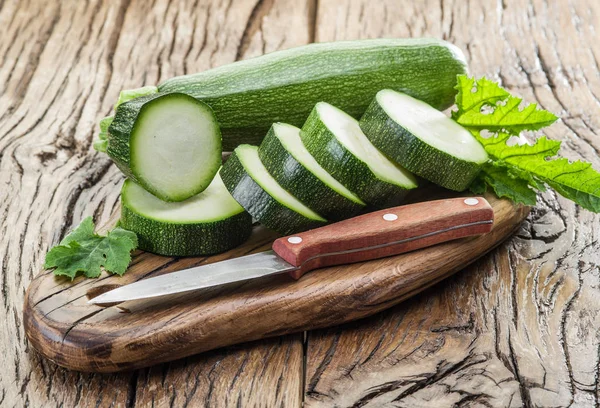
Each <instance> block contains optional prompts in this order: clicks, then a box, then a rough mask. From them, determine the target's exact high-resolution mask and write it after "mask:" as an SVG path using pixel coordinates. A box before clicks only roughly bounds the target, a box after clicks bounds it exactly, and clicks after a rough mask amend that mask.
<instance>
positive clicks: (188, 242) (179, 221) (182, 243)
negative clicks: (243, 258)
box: [121, 174, 252, 256]
mask: <svg viewBox="0 0 600 408" xmlns="http://www.w3.org/2000/svg"><path fill="white" fill-rule="evenodd" d="M121 225H122V226H123V228H125V229H127V230H130V231H133V232H135V233H136V235H137V236H138V241H139V248H140V249H143V250H144V251H149V252H153V253H155V254H160V255H167V256H197V255H210V254H216V253H219V252H224V251H227V250H229V249H231V248H234V247H236V246H238V245H240V244H241V243H242V242H244V241H245V240H246V239H247V238H248V237H249V236H250V233H251V232H252V217H250V215H249V214H248V213H247V212H245V211H244V209H243V208H242V207H241V206H240V205H239V204H238V203H237V202H236V201H235V200H234V199H233V198H232V197H231V195H230V194H229V192H228V191H227V189H226V188H225V185H224V184H223V181H221V178H220V177H219V175H218V174H217V176H216V177H215V178H214V179H213V181H212V182H211V183H210V185H209V186H208V187H207V188H206V190H204V191H203V192H202V193H200V194H197V195H195V196H193V197H191V198H188V199H187V200H185V201H181V202H177V203H168V202H165V201H162V200H160V199H159V198H157V197H155V196H153V195H152V194H150V193H149V192H147V191H146V190H144V189H143V188H142V187H141V186H139V185H138V184H136V183H135V182H133V181H132V180H129V179H127V180H125V183H123V188H122V190H121Z"/></svg>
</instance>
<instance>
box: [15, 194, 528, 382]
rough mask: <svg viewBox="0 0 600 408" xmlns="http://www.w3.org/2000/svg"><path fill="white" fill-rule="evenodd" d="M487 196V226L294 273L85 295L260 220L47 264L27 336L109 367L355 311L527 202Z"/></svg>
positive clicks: (486, 245) (45, 350) (473, 242)
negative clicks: (172, 250) (199, 238)
mask: <svg viewBox="0 0 600 408" xmlns="http://www.w3.org/2000/svg"><path fill="white" fill-rule="evenodd" d="M438 197H439V195H438ZM438 197H435V198H438ZM431 198H432V197H428V199H431ZM486 198H487V199H488V201H489V202H490V204H491V205H492V207H493V208H494V212H495V223H494V227H493V229H492V232H490V233H489V234H487V235H483V236H479V237H475V238H465V239H460V240H456V241H452V242H448V243H443V244H439V245H436V246H433V247H430V248H425V249H421V250H418V251H415V252H411V253H407V254H402V255H398V256H394V257H390V258H385V259H379V260H375V261H369V262H363V263H357V264H353V265H344V266H336V267H330V268H326V269H321V270H317V271H313V272H311V273H309V274H307V275H306V276H304V277H302V279H300V280H299V281H294V280H291V279H290V278H289V277H288V276H287V275H280V276H274V277H269V278H264V279H259V280H254V281H249V282H243V283H236V284H231V285H227V286H222V287H217V288H211V289H208V290H202V291H197V292H192V293H188V294H180V295H173V296H169V297H164V298H161V299H154V300H138V301H130V302H125V303H122V304H120V305H116V306H111V307H106V308H103V307H100V306H94V305H88V304H87V300H88V299H89V298H90V297H93V296H97V295H98V294H100V293H103V292H105V291H107V290H109V289H112V288H114V287H116V286H118V285H122V284H127V283H130V282H133V281H137V280H140V279H144V278H147V277H151V276H157V275H161V274H164V273H168V272H172V271H176V270H179V269H183V268H189V267H192V266H196V265H200V264H204V263H210V262H217V261H220V260H223V259H227V258H231V257H237V256H242V255H246V254H249V253H254V252H260V251H264V250H267V249H269V248H270V245H271V243H272V241H273V240H274V239H275V238H276V237H277V235H275V234H274V233H272V232H270V231H267V230H265V229H263V228H260V227H257V228H256V229H255V231H254V233H253V235H252V237H251V238H250V240H249V241H248V242H246V243H245V244H244V245H243V246H241V247H239V248H236V249H234V250H232V251H229V252H227V253H224V254H220V255H217V256H211V257H206V258H168V257H161V256H157V255H153V254H150V253H144V252H141V251H140V252H138V253H136V254H135V256H134V259H133V262H132V264H131V266H130V268H129V271H128V272H127V273H126V274H125V275H124V276H123V277H118V276H110V275H107V274H103V275H102V276H101V277H100V278H98V279H83V278H81V277H80V278H77V279H75V280H74V281H73V282H71V281H68V280H65V279H60V278H56V277H54V276H53V274H52V272H51V271H44V272H42V273H41V274H40V275H39V276H38V277H36V279H35V280H34V281H33V282H32V283H31V285H30V287H29V289H28V291H27V295H26V300H25V305H24V322H25V331H26V334H27V337H28V339H29V341H30V342H31V344H32V346H33V347H34V348H35V349H36V350H37V351H39V352H40V353H41V354H42V355H44V356H45V357H47V358H49V359H50V360H52V361H54V362H55V363H56V364H58V365H61V366H64V367H67V368H70V369H73V370H79V371H97V372H113V371H123V370H131V369H135V368H140V367H145V366H149V365H153V364H157V363H161V362H165V361H170V360H175V359H178V358H182V357H185V356H189V355H192V354H196V353H200V352H203V351H207V350H211V349H215V348H218V347H223V346H227V345H231V344H235V343H240V342H245V341H250V340H256V339H260V338H264V337H270V336H277V335H281V334H285V333H292V332H297V331H302V330H310V329H315V328H321V327H327V326H332V325H337V324H340V323H344V322H348V321H351V320H355V319H360V318H363V317H366V316H369V315H372V314H374V313H377V312H379V311H381V310H383V309H386V308H389V307H391V306H393V305H396V304H397V303H399V302H401V301H402V300H404V299H406V298H408V297H410V296H413V295H414V294H416V293H418V292H420V291H422V290H424V289H426V288H427V287H429V286H431V285H433V284H434V283H436V282H439V281H440V280H442V279H444V278H446V277H448V276H449V275H451V274H453V273H455V272H457V271H459V270H460V269H462V268H464V267H465V266H466V265H468V264H469V263H471V262H473V261H474V260H476V259H477V258H479V257H481V256H482V255H484V254H485V253H487V252H488V251H490V250H491V249H492V248H494V247H495V246H496V245H498V244H499V243H500V242H502V241H503V240H504V239H506V238H508V237H509V236H510V235H511V234H512V232H513V231H514V230H515V229H516V228H517V227H518V226H519V224H520V223H521V221H523V219H524V218H525V217H526V216H527V212H528V209H527V208H526V207H523V206H516V205H514V204H512V203H511V202H510V201H507V200H499V199H497V198H495V197H494V196H491V195H487V196H486ZM117 217H118V215H117V214H116V215H115V217H114V220H116V219H117Z"/></svg>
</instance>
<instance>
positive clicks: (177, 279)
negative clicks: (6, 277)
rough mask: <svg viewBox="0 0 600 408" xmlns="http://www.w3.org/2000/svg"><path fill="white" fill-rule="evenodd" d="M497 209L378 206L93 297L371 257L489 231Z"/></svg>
mask: <svg viewBox="0 0 600 408" xmlns="http://www.w3.org/2000/svg"><path fill="white" fill-rule="evenodd" d="M493 223H494V211H493V209H492V207H491V206H490V204H489V203H488V202H487V201H486V200H485V199H484V198H482V197H463V198H452V199H444V200H437V201H427V202H421V203H416V204H409V205H403V206H399V207H394V208H388V209H385V210H380V211H375V212H371V213H368V214H364V215H360V216H358V217H354V218H350V219H347V220H344V221H340V222H337V223H335V224H330V225H327V226H324V227H321V228H316V229H313V230H309V231H305V232H301V233H298V234H295V235H290V236H287V237H282V238H278V239H277V240H275V241H274V242H273V246H272V250H270V251H266V252H261V253H258V254H253V255H246V256H242V257H239V258H233V259H228V260H225V261H221V262H216V263H213V264H208V265H201V266H197V267H194V268H189V269H184V270H181V271H178V272H172V273H168V274H165V275H161V276H157V277H154V278H149V279H144V280H141V281H139V282H135V283H131V284H129V285H125V286H121V287H119V288H117V289H113V290H111V291H109V292H106V293H104V294H102V295H99V296H97V297H95V298H93V299H91V300H89V301H88V303H90V304H99V305H106V304H115V303H121V302H125V301H129V300H135V299H146V298H153V297H158V296H165V295H170V294H175V293H181V292H188V291H192V290H197V289H203V288H208V287H212V286H218V285H224V284H227V283H233V282H239V281H245V280H249V279H255V278H260V277H264V276H269V275H276V274H280V273H286V272H287V273H289V274H290V276H291V277H292V278H294V279H299V278H300V277H301V276H302V275H303V274H305V273H306V272H309V271H311V270H313V269H318V268H323V267H326V266H333V265H343V264H349V263H355V262H362V261H368V260H372V259H378V258H383V257H387V256H392V255H398V254H401V253H404V252H408V251H413V250H416V249H420V248H425V247H428V246H431V245H435V244H439V243H441V242H446V241H450V240H454V239H458V238H464V237H468V236H474V235H480V234H485V233H488V232H489V231H490V230H491V229H492V225H493Z"/></svg>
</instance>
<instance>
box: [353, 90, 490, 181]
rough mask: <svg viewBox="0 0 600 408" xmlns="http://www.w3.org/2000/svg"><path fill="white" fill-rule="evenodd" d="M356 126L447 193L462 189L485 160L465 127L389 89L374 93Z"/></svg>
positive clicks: (390, 155)
mask: <svg viewBox="0 0 600 408" xmlns="http://www.w3.org/2000/svg"><path fill="white" fill-rule="evenodd" d="M360 126H361V128H362V130H363V132H364V133H365V134H366V135H367V137H368V138H369V140H371V142H372V143H373V144H374V145H375V146H376V147H377V148H378V149H379V150H381V151H382V152H383V153H385V154H386V155H387V156H388V157H390V158H392V159H393V160H395V161H396V162H397V163H398V164H400V165H401V166H403V167H405V168H407V169H408V170H410V171H412V172H413V173H415V174H417V175H418V176H421V177H423V178H425V179H427V180H429V181H431V182H433V183H436V184H438V185H440V186H442V187H445V188H448V189H451V190H455V191H463V190H465V189H466V188H467V187H468V186H469V185H470V184H471V182H472V181H473V180H474V179H475V177H476V176H477V174H478V173H479V170H480V168H481V165H482V164H484V163H485V162H487V160H488V155H487V153H486V152H485V149H484V148H483V146H481V144H480V143H479V142H478V141H477V139H475V137H474V136H473V135H472V134H471V133H470V132H469V131H467V130H466V129H465V128H463V127H462V126H460V125H459V124H458V123H456V122H455V121H453V120H452V119H450V118H449V117H447V116H446V115H444V114H443V113H442V112H440V111H438V110H437V109H435V108H433V107H431V106H430V105H428V104H427V103H425V102H423V101H420V100H418V99H415V98H413V97H411V96H409V95H406V94H403V93H400V92H396V91H393V90H389V89H386V90H382V91H380V92H378V93H377V96H376V98H375V99H374V101H373V103H372V104H371V105H370V107H369V109H368V110H367V112H365V114H364V115H363V117H362V118H361V120H360Z"/></svg>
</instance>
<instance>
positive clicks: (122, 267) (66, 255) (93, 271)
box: [44, 217, 138, 279]
mask: <svg viewBox="0 0 600 408" xmlns="http://www.w3.org/2000/svg"><path fill="white" fill-rule="evenodd" d="M137 245H138V242H137V236H136V235H135V233H133V232H131V231H127V230H124V229H122V228H115V229H113V230H112V231H110V232H108V234H107V235H106V236H100V235H97V234H96V233H94V223H93V221H92V218H91V217H88V218H86V219H84V220H83V221H82V222H81V224H79V226H78V227H77V228H76V229H74V230H73V231H72V232H71V233H70V234H68V235H67V236H66V237H65V238H63V240H62V241H61V242H60V244H59V245H57V246H55V247H53V248H52V249H51V250H50V251H48V253H47V254H46V261H45V264H44V267H45V268H47V269H50V268H55V269H54V274H55V275H63V276H68V277H70V278H71V279H74V278H75V277H76V276H77V274H78V273H80V272H82V273H83V274H84V275H85V276H87V277H89V278H96V277H98V276H100V274H101V273H102V269H101V268H102V267H104V269H105V270H106V271H108V272H111V273H116V274H118V275H123V274H124V273H125V271H126V270H127V266H128V265H129V263H130V262H131V251H133V250H134V249H135V248H136V247H137Z"/></svg>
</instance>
